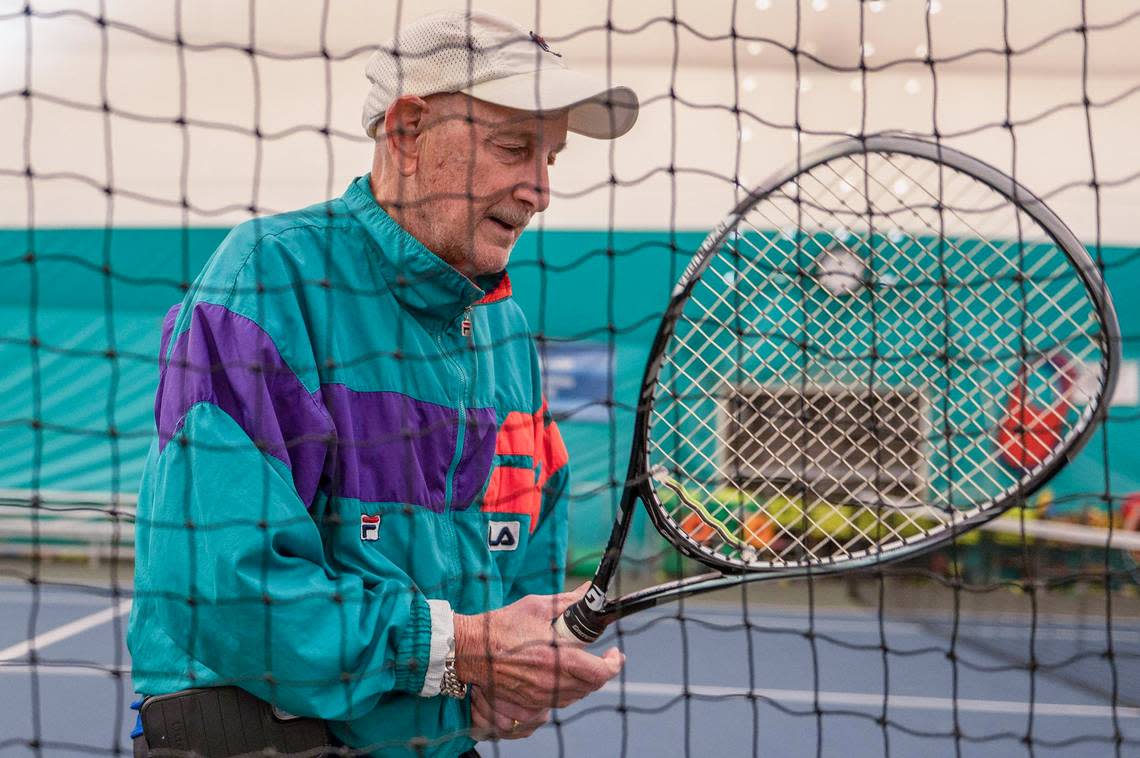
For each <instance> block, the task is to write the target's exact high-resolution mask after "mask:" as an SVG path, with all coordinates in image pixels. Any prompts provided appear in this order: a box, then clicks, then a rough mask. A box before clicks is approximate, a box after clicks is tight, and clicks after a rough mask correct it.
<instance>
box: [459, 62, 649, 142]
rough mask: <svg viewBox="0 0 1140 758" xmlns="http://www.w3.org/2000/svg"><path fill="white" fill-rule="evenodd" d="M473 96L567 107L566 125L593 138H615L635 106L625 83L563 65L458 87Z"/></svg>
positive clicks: (539, 108)
mask: <svg viewBox="0 0 1140 758" xmlns="http://www.w3.org/2000/svg"><path fill="white" fill-rule="evenodd" d="M462 92H464V93H466V94H468V95H470V96H471V97H473V98H475V99H477V100H485V101H487V102H489V103H494V104H496V105H502V106H504V107H506V108H514V109H516V110H520V111H529V112H532V113H546V112H550V111H561V110H569V111H570V121H569V124H568V127H567V128H568V129H569V130H570V131H572V132H574V133H576V134H581V135H584V136H586V137H593V138H595V139H616V138H617V137H620V136H622V135H623V134H625V133H626V132H628V131H629V130H630V129H631V128H633V125H634V123H635V122H636V121H637V112H638V108H639V104H638V100H637V93H635V92H634V91H633V90H631V89H630V88H629V87H621V86H617V87H607V86H606V85H605V84H604V83H599V82H598V81H596V80H595V79H593V78H592V77H589V76H586V75H584V74H580V73H578V72H577V71H570V70H568V69H563V68H544V69H540V70H539V71H535V72H531V73H526V74H515V75H514V76H508V77H504V78H502V79H492V80H491V81H486V82H481V83H479V84H475V85H472V86H470V87H467V88H466V89H464V90H462Z"/></svg>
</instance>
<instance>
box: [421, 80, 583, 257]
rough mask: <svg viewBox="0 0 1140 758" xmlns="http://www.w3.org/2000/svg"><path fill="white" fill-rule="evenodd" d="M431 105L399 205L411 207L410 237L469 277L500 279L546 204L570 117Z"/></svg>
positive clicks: (461, 100) (461, 98) (441, 99)
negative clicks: (517, 243)
mask: <svg viewBox="0 0 1140 758" xmlns="http://www.w3.org/2000/svg"><path fill="white" fill-rule="evenodd" d="M429 104H430V107H431V108H432V110H433V113H432V114H431V116H430V121H431V122H433V125H432V126H431V127H430V128H428V129H427V130H426V131H425V132H424V134H423V135H422V138H421V143H420V158H419V161H418V165H417V167H416V171H415V175H414V177H413V178H412V182H411V184H412V185H413V187H414V189H413V190H412V192H410V193H409V194H410V195H414V197H407V198H404V200H405V201H413V203H414V205H413V207H411V208H409V209H408V215H409V217H410V218H409V220H413V219H414V226H415V227H416V228H415V229H409V231H411V232H412V233H413V234H414V235H415V236H416V237H417V238H419V240H420V241H421V242H423V243H424V245H426V246H427V248H428V249H429V250H431V251H432V252H434V253H435V254H436V255H438V256H440V257H441V258H443V259H444V260H446V261H447V262H448V263H450V264H451V265H452V266H454V267H455V268H457V269H458V270H459V271H460V272H462V273H463V274H465V275H467V276H469V277H475V276H478V275H480V274H489V273H494V272H497V271H501V270H502V269H503V268H505V267H506V265H507V260H508V259H509V258H510V255H511V248H512V247H513V246H514V244H515V241H516V240H517V239H518V238H519V235H520V234H522V231H523V229H524V228H526V225H527V224H528V223H529V222H530V219H531V216H533V215H534V214H535V213H539V212H541V211H543V210H545V209H546V207H547V205H549V204H550V177H549V171H550V166H552V165H553V164H554V158H555V156H556V155H557V153H558V151H560V150H561V149H562V148H563V146H564V145H565V143H566V124H567V120H568V115H567V114H566V113H565V112H561V113H557V114H535V113H528V112H524V111H516V110H512V109H509V108H504V107H502V106H498V105H492V104H490V103H486V102H483V101H481V100H475V99H473V98H470V97H467V96H465V95H443V96H436V97H433V98H430V99H429ZM468 115H470V116H471V118H472V122H468V119H467V117H468ZM440 118H443V119H444V120H443V121H439V120H438V119H440ZM410 189H411V188H410Z"/></svg>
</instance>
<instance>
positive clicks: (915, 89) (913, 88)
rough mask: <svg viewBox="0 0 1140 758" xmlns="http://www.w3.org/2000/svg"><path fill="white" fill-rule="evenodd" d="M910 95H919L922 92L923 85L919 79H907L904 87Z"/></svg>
mask: <svg viewBox="0 0 1140 758" xmlns="http://www.w3.org/2000/svg"><path fill="white" fill-rule="evenodd" d="M903 89H904V90H906V93H907V94H908V95H917V94H918V93H919V92H922V85H921V84H919V82H918V79H907V80H906V84H904V85H903Z"/></svg>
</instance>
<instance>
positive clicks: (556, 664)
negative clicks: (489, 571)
mask: <svg viewBox="0 0 1140 758" xmlns="http://www.w3.org/2000/svg"><path fill="white" fill-rule="evenodd" d="M588 586H589V582H586V583H585V584H583V585H582V586H581V587H579V588H578V589H576V590H574V591H573V592H563V593H561V594H558V595H527V596H526V597H524V598H523V599H522V600H519V601H517V602H514V603H511V604H510V605H508V606H506V607H504V608H500V609H498V610H495V611H489V612H487V613H481V614H479V615H478V616H462V615H460V614H456V615H455V648H456V650H455V673H456V674H457V675H458V676H459V679H460V680H461V681H464V682H467V683H468V684H472V685H475V686H477V687H481V688H483V690H484V692H485V693H486V694H488V695H489V696H491V697H493V699H494V706H495V710H498V708H499V707H500V705H501V704H502V703H504V702H505V703H513V704H515V705H519V706H523V707H524V708H527V709H530V710H531V711H534V710H545V709H547V708H565V707H566V706H568V705H570V704H571V703H574V702H577V701H578V700H580V699H582V698H583V697H585V696H586V695H588V694H590V693H591V692H593V691H594V690H596V689H598V688H599V687H601V686H602V685H603V684H605V683H606V682H608V681H609V680H610V679H612V678H613V677H615V676H617V673H618V672H619V671H621V667H622V664H623V663H624V662H625V656H624V655H622V654H621V652H619V651H618V649H617V648H610V649H609V650H607V651H606V652H605V653H604V654H603V655H601V656H597V655H593V654H591V653H587V652H586V651H585V650H582V649H581V648H580V647H578V646H576V645H574V644H571V643H566V642H560V641H559V640H558V639H557V638H556V637H555V635H554V629H553V627H552V626H551V621H552V620H553V619H555V618H557V617H558V616H559V615H560V614H561V613H562V611H564V610H565V609H566V608H568V607H569V606H570V605H571V604H573V603H575V602H577V601H578V600H580V599H581V598H582V596H583V595H585V594H586V588H587V587H588ZM519 721H522V719H519Z"/></svg>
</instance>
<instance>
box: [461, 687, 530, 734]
mask: <svg viewBox="0 0 1140 758" xmlns="http://www.w3.org/2000/svg"><path fill="white" fill-rule="evenodd" d="M549 720H550V709H549V708H539V709H534V708H526V707H524V706H521V705H515V704H514V703H511V702H508V701H506V700H503V699H502V698H495V699H491V698H490V697H488V695H487V693H485V692H484V691H483V688H482V687H475V686H473V687H471V731H472V734H471V736H472V737H474V738H475V739H477V740H491V739H494V740H517V739H522V738H523V737H529V736H530V735H532V734H534V730H535V729H538V728H539V727H540V726H542V725H543V724H545V723H546V722H547V721H549Z"/></svg>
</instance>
